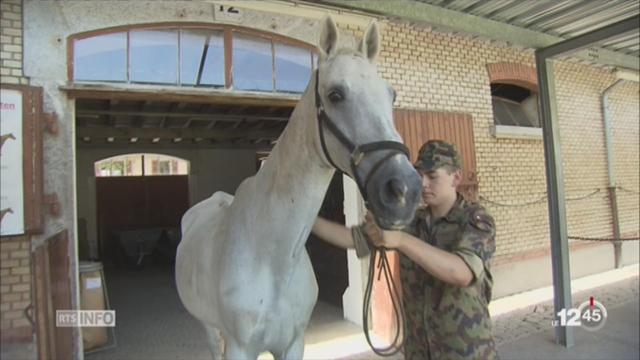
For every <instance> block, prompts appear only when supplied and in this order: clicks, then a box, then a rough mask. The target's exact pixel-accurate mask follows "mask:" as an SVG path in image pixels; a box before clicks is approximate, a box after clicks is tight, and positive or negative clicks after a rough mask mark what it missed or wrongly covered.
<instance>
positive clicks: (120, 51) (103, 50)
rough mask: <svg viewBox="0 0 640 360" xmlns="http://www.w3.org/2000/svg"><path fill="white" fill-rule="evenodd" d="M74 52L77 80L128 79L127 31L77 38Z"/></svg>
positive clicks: (74, 67) (75, 77) (75, 76)
mask: <svg viewBox="0 0 640 360" xmlns="http://www.w3.org/2000/svg"><path fill="white" fill-rule="evenodd" d="M73 54H74V65H73V69H74V74H73V77H74V79H76V80H88V81H91V80H99V81H126V80H127V33H124V32H121V33H114V34H106V35H99V36H95V37H92V38H89V39H82V40H77V41H76V42H75V47H74V53H73Z"/></svg>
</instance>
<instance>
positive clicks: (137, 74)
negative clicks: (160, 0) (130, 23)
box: [129, 29, 178, 84]
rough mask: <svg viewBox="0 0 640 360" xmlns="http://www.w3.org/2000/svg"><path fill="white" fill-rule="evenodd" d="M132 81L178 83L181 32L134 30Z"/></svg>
mask: <svg viewBox="0 0 640 360" xmlns="http://www.w3.org/2000/svg"><path fill="white" fill-rule="evenodd" d="M129 37H130V40H129V41H130V42H131V43H130V45H129V46H130V51H131V63H130V67H131V81H133V82H144V83H159V84H175V83H177V81H178V31H177V30H175V29H171V30H132V31H131V32H130V34H129Z"/></svg>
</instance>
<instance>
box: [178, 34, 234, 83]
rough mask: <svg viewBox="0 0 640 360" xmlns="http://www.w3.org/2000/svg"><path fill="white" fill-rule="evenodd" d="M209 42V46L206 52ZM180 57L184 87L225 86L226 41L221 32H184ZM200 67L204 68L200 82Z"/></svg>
mask: <svg viewBox="0 0 640 360" xmlns="http://www.w3.org/2000/svg"><path fill="white" fill-rule="evenodd" d="M207 40H208V44H209V45H208V47H207V50H205V44H207ZM180 56H181V61H182V63H181V68H180V83H181V84H182V85H214V86H224V39H223V37H222V33H221V32H211V31H208V30H191V29H190V30H182V31H181V32H180ZM203 56H204V63H203ZM200 66H202V74H201V75H200V81H199V82H198V74H200V71H201V70H200Z"/></svg>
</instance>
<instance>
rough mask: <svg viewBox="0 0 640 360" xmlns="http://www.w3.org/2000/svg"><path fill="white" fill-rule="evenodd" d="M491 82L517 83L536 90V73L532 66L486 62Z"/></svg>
mask: <svg viewBox="0 0 640 360" xmlns="http://www.w3.org/2000/svg"><path fill="white" fill-rule="evenodd" d="M487 71H488V72H489V80H490V81H491V83H505V84H512V85H518V86H521V87H523V88H526V89H529V90H531V91H536V92H537V91H538V75H537V74H536V69H535V68H534V67H533V66H528V65H522V64H516V63H509V62H499V63H493V64H487Z"/></svg>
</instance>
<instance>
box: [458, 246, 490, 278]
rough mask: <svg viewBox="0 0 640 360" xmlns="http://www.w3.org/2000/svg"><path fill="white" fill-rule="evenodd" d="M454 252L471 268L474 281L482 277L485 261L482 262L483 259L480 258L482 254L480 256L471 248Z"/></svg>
mask: <svg viewBox="0 0 640 360" xmlns="http://www.w3.org/2000/svg"><path fill="white" fill-rule="evenodd" d="M454 253H455V254H456V255H458V256H459V257H460V258H461V259H462V261H464V262H465V264H467V266H468V267H469V270H471V273H472V274H473V281H472V283H475V282H476V280H478V279H480V278H481V277H482V275H483V273H484V263H483V262H482V259H480V256H478V254H476V253H475V252H473V251H471V250H470V249H458V250H456V251H455V252H454Z"/></svg>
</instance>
